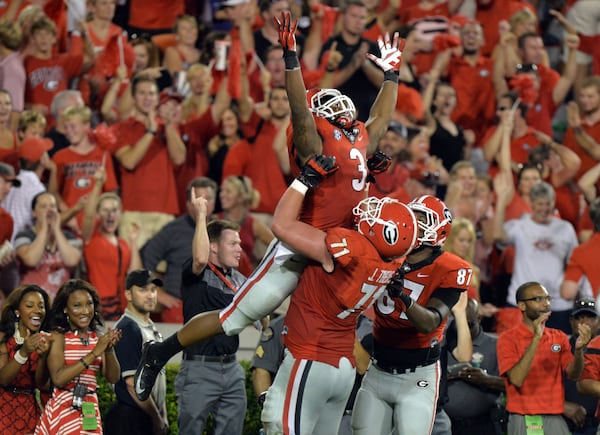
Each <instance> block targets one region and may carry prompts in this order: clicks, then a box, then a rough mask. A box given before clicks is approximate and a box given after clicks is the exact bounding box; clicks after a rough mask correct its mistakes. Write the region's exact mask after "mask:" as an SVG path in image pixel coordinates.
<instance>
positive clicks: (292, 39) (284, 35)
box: [273, 12, 298, 51]
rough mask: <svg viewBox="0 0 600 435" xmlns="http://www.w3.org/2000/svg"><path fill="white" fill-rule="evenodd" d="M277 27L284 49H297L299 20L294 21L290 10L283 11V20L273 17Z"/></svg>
mask: <svg viewBox="0 0 600 435" xmlns="http://www.w3.org/2000/svg"><path fill="white" fill-rule="evenodd" d="M273 22H274V23H275V27H276V28H277V32H278V34H279V43H280V44H281V46H282V47H283V49H284V50H289V51H296V27H298V20H295V21H294V22H293V23H292V14H291V13H290V12H281V21H280V20H278V19H277V18H273Z"/></svg>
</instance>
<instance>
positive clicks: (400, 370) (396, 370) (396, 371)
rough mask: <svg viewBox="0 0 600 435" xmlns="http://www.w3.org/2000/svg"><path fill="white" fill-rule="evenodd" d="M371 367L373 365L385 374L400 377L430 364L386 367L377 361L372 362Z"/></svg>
mask: <svg viewBox="0 0 600 435" xmlns="http://www.w3.org/2000/svg"><path fill="white" fill-rule="evenodd" d="M432 364H433V363H432ZM373 365H375V367H377V368H378V369H379V370H381V371H384V372H386V373H389V374H392V375H402V374H406V373H414V372H415V371H416V370H417V369H419V368H421V367H426V366H428V365H430V364H420V365H415V366H409V367H406V366H388V365H385V364H380V363H379V362H377V361H373Z"/></svg>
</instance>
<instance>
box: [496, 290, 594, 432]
mask: <svg viewBox="0 0 600 435" xmlns="http://www.w3.org/2000/svg"><path fill="white" fill-rule="evenodd" d="M550 299H551V298H550V296H548V292H547V291H546V289H545V288H544V286H542V285H541V284H539V283H537V282H526V283H524V284H522V285H521V286H520V287H519V288H518V289H517V292H516V303H517V306H518V308H519V309H520V310H521V313H522V315H523V322H522V323H521V324H519V325H517V326H516V327H514V328H513V329H510V330H508V331H506V332H504V333H503V334H502V335H500V337H499V338H498V344H497V350H498V352H497V354H498V369H499V372H500V376H502V377H503V378H504V384H505V385H506V410H507V411H508V412H509V418H508V433H525V432H526V431H529V430H533V429H540V428H543V431H544V433H551V434H553V435H554V434H556V435H561V434H564V435H567V434H570V433H571V432H570V431H569V428H568V427H567V423H566V422H565V420H564V419H563V417H562V413H563V412H564V406H565V399H564V396H565V395H564V387H563V375H566V376H567V377H568V378H569V379H577V378H578V377H579V375H580V374H581V372H582V370H583V367H584V358H583V352H584V349H585V347H586V346H587V344H588V343H589V341H590V339H591V330H590V327H589V325H586V324H580V325H579V327H578V329H579V330H578V332H579V337H578V338H577V341H576V343H575V356H573V354H572V353H571V346H570V344H569V338H568V337H567V335H566V334H565V333H564V332H562V331H560V330H558V329H553V328H547V327H546V321H547V320H548V318H549V317H550V314H551V310H550Z"/></svg>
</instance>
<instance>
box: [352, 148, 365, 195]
mask: <svg viewBox="0 0 600 435" xmlns="http://www.w3.org/2000/svg"><path fill="white" fill-rule="evenodd" d="M350 160H358V165H357V169H358V172H359V178H353V179H352V189H354V190H356V191H357V192H362V191H363V190H365V184H366V180H367V174H368V172H367V164H366V162H365V156H363V155H362V153H361V152H360V151H359V150H358V149H357V148H351V149H350Z"/></svg>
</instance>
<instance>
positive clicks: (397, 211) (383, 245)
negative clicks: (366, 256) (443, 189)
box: [352, 196, 417, 258]
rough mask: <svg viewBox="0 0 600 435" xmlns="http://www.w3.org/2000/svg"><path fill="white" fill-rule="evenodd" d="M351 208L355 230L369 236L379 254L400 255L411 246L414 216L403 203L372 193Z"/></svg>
mask: <svg viewBox="0 0 600 435" xmlns="http://www.w3.org/2000/svg"><path fill="white" fill-rule="evenodd" d="M352 212H353V213H354V216H356V218H357V227H358V232H359V233H361V234H362V235H364V236H365V237H366V238H367V239H369V241H370V242H371V243H372V244H373V246H375V249H377V251H378V252H379V254H380V255H381V256H382V257H384V258H390V257H402V256H404V255H406V254H408V253H409V252H410V250H411V249H412V248H413V246H414V244H415V242H416V240H417V219H416V217H415V215H414V213H413V212H412V211H411V210H410V208H408V207H407V206H406V205H405V204H402V203H401V202H399V201H396V200H395V199H392V198H376V197H374V196H372V197H369V198H366V199H363V200H362V201H361V202H359V203H358V205H357V206H356V207H354V209H353V210H352Z"/></svg>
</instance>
